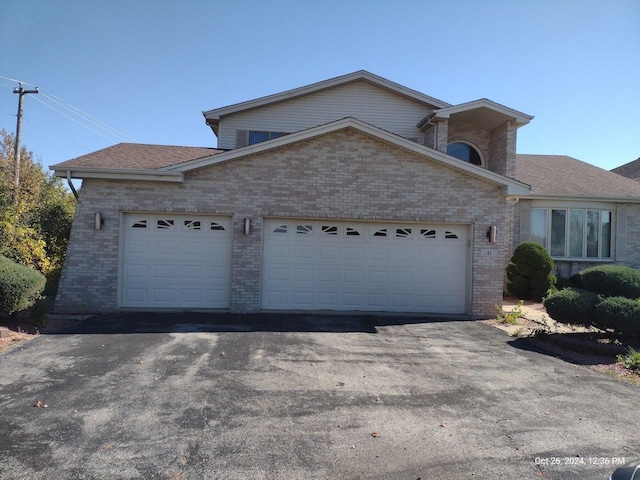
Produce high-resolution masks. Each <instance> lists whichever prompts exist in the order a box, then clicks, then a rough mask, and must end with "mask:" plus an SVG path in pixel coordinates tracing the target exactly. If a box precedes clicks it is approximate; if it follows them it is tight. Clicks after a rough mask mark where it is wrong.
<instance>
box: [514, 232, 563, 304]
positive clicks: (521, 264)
mask: <svg viewBox="0 0 640 480" xmlns="http://www.w3.org/2000/svg"><path fill="white" fill-rule="evenodd" d="M551 270H553V260H552V259H551V257H550V256H549V254H548V253H547V251H546V250H545V249H544V247H543V246H542V245H540V244H538V243H536V242H522V243H521V244H520V245H518V246H517V248H516V250H515V252H513V256H512V257H511V261H510V262H509V264H508V265H507V279H508V283H507V291H508V292H509V294H511V295H513V296H514V297H517V298H521V299H532V300H538V301H540V300H542V298H543V297H544V296H545V295H546V294H547V292H548V291H549V289H550V288H552V287H553V286H554V284H555V283H556V277H555V276H554V275H553V274H552V273H551Z"/></svg>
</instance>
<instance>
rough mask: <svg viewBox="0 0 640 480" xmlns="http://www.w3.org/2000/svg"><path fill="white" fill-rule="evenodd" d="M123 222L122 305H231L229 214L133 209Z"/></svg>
mask: <svg viewBox="0 0 640 480" xmlns="http://www.w3.org/2000/svg"><path fill="white" fill-rule="evenodd" d="M123 224H124V249H123V259H122V269H121V271H122V283H121V289H122V290H121V292H122V294H121V299H122V301H121V305H122V306H123V307H141V308H227V307H228V306H229V282H230V266H231V219H230V218H228V217H212V216H202V215H174V214H169V213H162V214H144V213H128V214H125V215H124V218H123Z"/></svg>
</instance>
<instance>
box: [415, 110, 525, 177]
mask: <svg viewBox="0 0 640 480" xmlns="http://www.w3.org/2000/svg"><path fill="white" fill-rule="evenodd" d="M532 119H533V117H532V116H530V115H527V114H524V113H522V112H518V111H517V110H513V109H511V108H508V107H505V106H503V105H500V104H498V103H495V102H492V101H491V100H488V99H486V98H483V99H480V100H475V101H473V102H468V103H462V104H460V105H453V106H448V107H444V108H440V109H436V110H434V111H433V112H432V113H430V114H429V115H427V116H426V117H425V118H423V119H422V120H421V121H420V122H419V123H418V129H420V131H422V132H423V135H424V144H425V146H427V147H431V148H434V149H436V150H439V151H441V152H443V153H447V154H449V155H451V156H454V157H456V158H459V159H460V160H463V161H466V162H469V163H472V164H475V165H479V166H482V167H484V168H486V169H488V170H491V171H493V172H495V173H499V174H500V175H505V176H507V177H510V178H515V165H516V131H517V129H518V128H519V127H521V126H523V125H526V124H527V123H529V122H530V121H531V120H532Z"/></svg>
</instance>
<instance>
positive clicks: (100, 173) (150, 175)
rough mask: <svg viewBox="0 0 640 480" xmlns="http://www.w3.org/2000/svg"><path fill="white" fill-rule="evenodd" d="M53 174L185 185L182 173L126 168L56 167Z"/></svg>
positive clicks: (69, 176) (68, 176)
mask: <svg viewBox="0 0 640 480" xmlns="http://www.w3.org/2000/svg"><path fill="white" fill-rule="evenodd" d="M51 169H52V170H53V174H54V175H55V176H56V177H62V178H80V179H84V178H102V179H108V180H141V181H147V182H172V183H183V182H184V175H183V174H182V172H165V171H160V170H140V169H126V168H96V167H73V166H69V167H56V165H54V166H52V167H51Z"/></svg>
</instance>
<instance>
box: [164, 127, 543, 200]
mask: <svg viewBox="0 0 640 480" xmlns="http://www.w3.org/2000/svg"><path fill="white" fill-rule="evenodd" d="M346 128H353V129H356V130H358V131H360V132H362V133H365V134H367V135H371V136H373V137H375V138H378V139H380V140H384V141H386V142H389V143H392V144H394V145H397V146H398V147H402V148H405V149H407V150H410V151H412V152H415V153H417V154H419V155H423V156H425V157H428V158H430V159H432V160H436V161H439V162H442V163H443V164H445V165H447V166H448V167H451V168H455V169H456V170H461V171H464V172H466V173H469V174H471V175H474V176H476V177H480V178H482V179H484V180H488V181H490V182H493V183H497V184H499V185H503V186H505V187H507V192H506V194H507V195H518V196H523V195H526V194H528V193H530V190H531V187H529V185H526V184H524V183H522V182H519V181H517V180H514V179H511V178H508V177H504V176H502V175H500V174H497V173H495V172H492V171H490V170H487V169H485V168H482V167H479V166H477V165H471V164H468V163H467V162H463V161H460V160H459V159H457V158H455V157H452V156H450V155H446V154H444V153H442V152H439V151H438V150H435V149H433V148H429V147H425V146H424V145H420V144H419V143H416V142H412V141H411V140H407V139H405V138H403V137H401V136H399V135H396V134H393V133H391V132H388V131H386V130H382V129H380V128H378V127H374V126H373V125H370V124H368V123H365V122H363V121H361V120H358V119H356V118H353V117H347V118H343V119H341V120H337V121H335V122H330V123H327V124H324V125H320V126H318V127H313V128H309V129H307V130H302V131H299V132H295V133H291V134H289V135H285V136H282V137H278V138H275V139H273V140H267V141H265V142H260V143H256V144H253V145H248V146H246V147H242V148H236V149H235V150H229V151H227V152H223V153H218V154H216V155H212V156H209V157H203V158H198V159H195V160H191V161H187V162H183V163H180V164H178V165H170V166H168V167H164V168H161V169H160V170H158V171H164V172H181V173H184V172H188V171H190V170H194V169H197V168H202V167H207V166H210V165H215V164H218V163H222V162H228V161H230V160H234V159H236V158H241V157H246V156H247V155H253V154H256V153H261V152H265V151H268V150H271V149H274V148H277V147H282V146H285V145H290V144H292V143H294V142H299V141H302V140H307V139H310V138H314V137H317V136H320V135H325V134H327V133H332V132H336V131H338V130H343V129H346Z"/></svg>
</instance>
